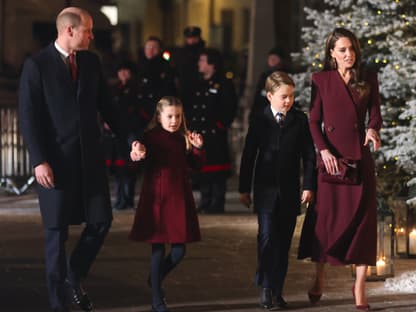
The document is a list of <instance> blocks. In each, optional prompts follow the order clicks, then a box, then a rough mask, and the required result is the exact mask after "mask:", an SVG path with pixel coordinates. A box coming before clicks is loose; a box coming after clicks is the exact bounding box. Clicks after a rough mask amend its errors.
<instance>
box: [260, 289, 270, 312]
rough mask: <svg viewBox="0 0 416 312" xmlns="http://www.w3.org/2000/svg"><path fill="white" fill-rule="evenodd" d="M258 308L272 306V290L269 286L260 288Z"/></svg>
mask: <svg viewBox="0 0 416 312" xmlns="http://www.w3.org/2000/svg"><path fill="white" fill-rule="evenodd" d="M260 308H262V309H271V308H273V301H272V290H271V289H270V288H262V289H261V291H260Z"/></svg>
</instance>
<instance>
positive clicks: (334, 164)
mask: <svg viewBox="0 0 416 312" xmlns="http://www.w3.org/2000/svg"><path fill="white" fill-rule="evenodd" d="M320 153H321V158H322V161H323V162H324V165H325V169H326V171H327V172H328V173H329V174H332V175H334V174H336V173H337V172H338V171H339V168H338V160H337V158H336V157H335V156H334V155H332V154H331V152H330V151H329V150H327V149H324V150H322V151H321V152H320Z"/></svg>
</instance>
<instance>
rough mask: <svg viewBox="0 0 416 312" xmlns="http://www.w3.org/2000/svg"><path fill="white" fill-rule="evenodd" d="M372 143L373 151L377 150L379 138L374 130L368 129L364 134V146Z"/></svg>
mask: <svg viewBox="0 0 416 312" xmlns="http://www.w3.org/2000/svg"><path fill="white" fill-rule="evenodd" d="M370 141H371V142H373V147H374V150H375V151H376V150H378V149H379V148H380V146H381V141H380V137H379V135H378V133H377V131H376V130H374V129H371V128H369V129H368V130H367V133H366V134H365V141H364V146H367V145H368V142H370Z"/></svg>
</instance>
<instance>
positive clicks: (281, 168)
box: [239, 71, 316, 309]
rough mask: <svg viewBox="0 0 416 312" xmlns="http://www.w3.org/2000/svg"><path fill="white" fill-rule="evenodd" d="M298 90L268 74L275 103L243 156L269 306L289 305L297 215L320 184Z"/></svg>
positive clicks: (243, 192)
mask: <svg viewBox="0 0 416 312" xmlns="http://www.w3.org/2000/svg"><path fill="white" fill-rule="evenodd" d="M294 89H295V84H294V82H293V80H292V78H291V77H290V76H289V75H287V74H286V73H284V72H279V71H277V72H274V73H272V74H271V75H270V76H269V77H268V78H267V80H266V92H267V99H268V100H269V102H270V105H269V106H267V107H266V108H265V109H264V111H263V113H262V114H258V116H256V117H255V118H253V120H252V121H251V122H250V127H249V130H248V133H247V137H246V142H245V146H244V150H243V155H242V159H241V167H240V183H239V192H240V201H241V202H242V203H243V204H244V205H246V206H250V205H251V196H250V193H251V189H252V187H253V194H254V209H255V211H256V212H257V215H258V225H259V227H258V236H257V257H258V259H257V260H258V265H257V273H256V284H257V285H258V286H259V287H261V294H260V307H261V308H264V309H269V308H271V307H273V306H277V307H279V308H286V307H287V303H286V301H285V300H284V299H283V297H282V291H283V285H284V280H285V277H286V273H287V268H288V253H289V249H290V244H291V240H292V236H293V231H294V229H295V226H296V218H297V215H298V214H299V212H300V204H301V203H306V202H311V201H312V200H313V197H314V191H315V188H316V172H315V160H316V159H315V149H314V145H313V141H312V138H311V134H310V132H309V126H308V120H307V117H306V115H305V114H304V113H303V112H301V111H298V110H296V109H295V108H293V102H294ZM301 161H302V165H303V166H302V168H303V192H302V195H301V192H300V169H301V166H300V163H301ZM253 173H254V174H253ZM253 179H254V181H253Z"/></svg>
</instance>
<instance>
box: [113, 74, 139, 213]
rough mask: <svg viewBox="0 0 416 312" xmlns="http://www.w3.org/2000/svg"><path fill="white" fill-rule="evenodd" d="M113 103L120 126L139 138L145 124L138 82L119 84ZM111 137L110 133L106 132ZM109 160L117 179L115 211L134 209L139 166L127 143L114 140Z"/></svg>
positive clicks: (116, 87) (115, 88) (114, 89)
mask: <svg viewBox="0 0 416 312" xmlns="http://www.w3.org/2000/svg"><path fill="white" fill-rule="evenodd" d="M112 92H113V101H114V102H115V105H116V107H117V109H118V110H119V113H120V119H121V122H120V124H121V125H122V127H123V128H124V129H125V130H126V131H127V132H126V133H136V134H137V135H138V136H140V134H141V133H142V132H143V128H144V124H143V122H141V121H140V118H139V110H140V107H139V102H138V100H137V81H136V80H133V79H132V80H129V81H128V82H127V84H125V85H123V84H121V83H120V84H118V85H116V86H115V87H114V88H113V89H112ZM106 133H107V135H109V133H108V131H106ZM109 156H110V157H108V158H107V165H109V166H111V168H112V169H113V170H114V174H115V176H116V179H117V199H116V202H115V204H114V208H115V209H124V208H127V207H128V206H130V207H133V205H134V203H133V201H134V189H135V185H136V179H137V164H136V163H134V162H133V161H132V160H131V159H130V147H129V146H128V144H127V142H125V141H122V140H119V139H118V138H116V137H113V138H112V153H111V155H109Z"/></svg>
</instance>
